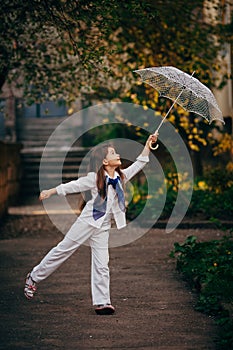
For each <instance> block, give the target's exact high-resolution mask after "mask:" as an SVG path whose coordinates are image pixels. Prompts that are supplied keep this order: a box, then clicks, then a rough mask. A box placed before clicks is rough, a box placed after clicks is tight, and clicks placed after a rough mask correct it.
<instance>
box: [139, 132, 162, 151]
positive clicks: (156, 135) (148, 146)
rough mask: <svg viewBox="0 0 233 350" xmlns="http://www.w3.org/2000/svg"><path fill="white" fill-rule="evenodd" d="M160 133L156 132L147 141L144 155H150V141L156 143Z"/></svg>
mask: <svg viewBox="0 0 233 350" xmlns="http://www.w3.org/2000/svg"><path fill="white" fill-rule="evenodd" d="M158 136H159V134H158V133H157V132H156V133H154V134H153V135H150V136H149V137H148V139H147V141H146V144H145V147H144V149H143V151H142V153H141V155H142V156H148V155H149V153H150V142H151V141H152V143H155V142H156V141H157V139H158Z"/></svg>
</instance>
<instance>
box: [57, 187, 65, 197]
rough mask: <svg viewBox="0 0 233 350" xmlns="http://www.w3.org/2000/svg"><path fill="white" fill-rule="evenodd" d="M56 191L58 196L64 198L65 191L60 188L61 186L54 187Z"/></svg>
mask: <svg viewBox="0 0 233 350" xmlns="http://www.w3.org/2000/svg"><path fill="white" fill-rule="evenodd" d="M56 191H57V194H58V195H59V196H65V195H66V193H65V191H64V190H63V188H62V184H61V185H59V186H57V187H56Z"/></svg>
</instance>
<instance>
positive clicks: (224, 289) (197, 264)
mask: <svg viewBox="0 0 233 350" xmlns="http://www.w3.org/2000/svg"><path fill="white" fill-rule="evenodd" d="M170 255H171V256H172V257H176V258H177V263H176V267H177V270H178V271H179V272H180V273H182V275H183V276H184V278H185V280H186V281H188V283H189V284H190V286H191V287H192V288H193V289H195V290H196V291H197V292H198V300H197V303H196V307H195V308H196V309H197V310H198V311H201V312H204V313H206V314H208V315H212V316H216V321H217V323H218V325H219V327H220V332H219V335H220V340H219V341H218V346H219V348H220V349H228V350H229V349H233V317H232V306H233V240H232V235H231V233H230V234H228V235H226V236H224V237H223V238H222V239H220V240H212V241H209V242H197V238H196V237H195V236H189V237H188V238H187V239H186V241H185V242H184V243H183V244H179V243H175V244H174V250H173V251H172V252H171V254H170Z"/></svg>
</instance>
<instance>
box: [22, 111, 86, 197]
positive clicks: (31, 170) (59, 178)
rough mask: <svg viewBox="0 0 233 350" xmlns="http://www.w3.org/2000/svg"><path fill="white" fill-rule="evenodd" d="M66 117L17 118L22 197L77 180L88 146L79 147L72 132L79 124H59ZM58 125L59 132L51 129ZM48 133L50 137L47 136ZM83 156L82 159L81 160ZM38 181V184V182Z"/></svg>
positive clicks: (34, 194) (83, 165) (78, 142)
mask: <svg viewBox="0 0 233 350" xmlns="http://www.w3.org/2000/svg"><path fill="white" fill-rule="evenodd" d="M65 119H66V118H44V119H35V118H30V119H29V118H28V119H26V118H22V119H18V120H17V125H16V132H17V137H18V142H20V143H22V144H23V148H22V150H21V159H22V182H21V194H22V196H23V197H29V196H31V197H32V196H38V194H39V192H40V189H47V188H51V187H54V186H57V185H58V184H60V183H61V182H63V183H64V182H68V181H71V180H74V179H77V177H78V176H81V175H83V172H82V173H80V164H81V163H82V167H81V169H84V168H85V166H86V164H85V163H86V162H85V158H84V157H85V155H86V153H87V152H88V150H89V149H87V148H84V147H81V145H80V141H79V140H77V141H75V142H73V143H72V144H71V142H72V140H76V137H75V132H77V128H79V127H81V125H78V124H77V125H75V127H74V126H73V125H67V123H64V124H65V125H64V127H62V126H61V125H62V124H61V123H62V122H63V121H64V120H65ZM58 125H60V126H59V128H60V131H59V132H58V133H57V134H56V133H54V130H55V129H56V128H57V127H58ZM51 135H52V137H51ZM83 158H84V160H83ZM39 181H40V183H39Z"/></svg>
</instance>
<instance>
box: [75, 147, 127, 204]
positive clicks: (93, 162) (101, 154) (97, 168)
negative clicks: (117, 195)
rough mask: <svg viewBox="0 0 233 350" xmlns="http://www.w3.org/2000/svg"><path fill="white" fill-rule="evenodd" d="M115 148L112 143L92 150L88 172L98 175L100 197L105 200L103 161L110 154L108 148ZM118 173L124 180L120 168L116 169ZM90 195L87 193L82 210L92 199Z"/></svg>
mask: <svg viewBox="0 0 233 350" xmlns="http://www.w3.org/2000/svg"><path fill="white" fill-rule="evenodd" d="M109 147H112V148H114V146H113V145H112V144H110V143H108V144H104V145H101V146H96V147H94V148H93V149H92V151H91V154H90V161H89V166H88V170H87V172H88V173H89V172H92V171H93V172H95V173H96V174H97V177H96V186H97V188H98V192H99V195H100V196H101V197H102V198H104V197H105V195H106V193H105V169H104V165H103V160H104V159H105V158H106V156H107V153H108V148H109ZM116 171H117V172H118V174H119V176H120V178H121V181H123V179H124V174H123V173H122V171H121V169H120V167H117V168H116ZM87 192H89V193H86V192H85V200H83V203H82V204H81V208H80V209H83V207H84V206H85V204H86V202H87V201H88V200H89V199H90V198H91V195H90V191H87Z"/></svg>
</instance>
